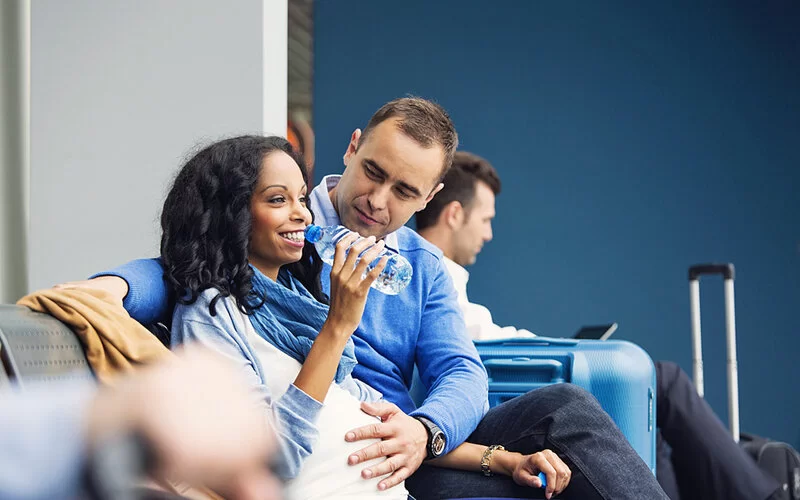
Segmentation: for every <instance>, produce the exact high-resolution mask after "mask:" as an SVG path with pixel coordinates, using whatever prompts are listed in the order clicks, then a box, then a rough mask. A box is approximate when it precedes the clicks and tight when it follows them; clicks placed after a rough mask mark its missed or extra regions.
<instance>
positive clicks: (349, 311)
mask: <svg viewBox="0 0 800 500" xmlns="http://www.w3.org/2000/svg"><path fill="white" fill-rule="evenodd" d="M357 237H358V235H357V234H355V233H353V234H350V235H349V236H347V237H345V238H343V239H342V240H341V241H339V243H337V244H336V253H335V255H334V258H333V266H331V267H332V268H331V304H330V311H329V312H328V319H327V320H326V321H325V324H324V325H322V329H321V330H320V332H319V334H318V335H317V338H316V339H315V340H314V343H313V344H312V346H311V350H310V351H309V353H308V356H307V357H306V360H305V362H304V363H303V367H302V368H301V369H300V373H299V374H298V375H297V378H296V379H295V381H294V385H295V386H297V387H298V388H299V389H301V390H302V391H303V392H305V393H306V394H308V395H309V396H311V397H312V398H314V399H315V400H317V401H320V402H321V401H324V400H325V396H326V395H327V394H328V388H329V387H330V386H331V383H332V382H333V379H334V376H335V375H336V370H337V368H338V367H339V361H340V360H341V359H342V353H343V352H344V347H345V345H346V344H347V341H348V340H349V339H350V336H351V335H353V332H354V331H355V330H356V328H357V327H358V324H359V323H360V322H361V316H362V314H364V304H365V302H366V300H367V294H368V293H369V287H370V286H371V285H372V283H373V282H374V281H375V279H376V278H377V277H378V275H380V273H381V271H383V268H384V267H385V266H386V258H383V259H382V260H381V263H380V264H378V265H377V266H375V268H373V269H372V271H370V272H369V273H366V271H367V265H369V263H370V262H372V261H373V260H375V259H376V258H377V257H378V254H379V253H380V251H381V250H382V249H383V245H384V243H383V241H380V242H378V243H377V244H376V243H375V238H374V237H369V238H364V239H362V240H361V241H359V242H357V243H355V244H353V246H352V248H350V244H351V243H353V241H354V240H355V239H356V238H357ZM370 247H371V248H370ZM348 248H350V249H349V252H348ZM368 248H369V250H367V249H368ZM365 250H366V251H365ZM362 252H364V255H361V253H362ZM360 255H361V259H360V260H358V261H357V259H358V258H359V256H360ZM365 273H366V274H365Z"/></svg>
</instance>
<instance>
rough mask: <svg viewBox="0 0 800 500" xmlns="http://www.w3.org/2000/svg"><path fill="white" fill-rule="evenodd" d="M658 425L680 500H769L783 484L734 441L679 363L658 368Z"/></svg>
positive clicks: (658, 365) (667, 363) (663, 364)
mask: <svg viewBox="0 0 800 500" xmlns="http://www.w3.org/2000/svg"><path fill="white" fill-rule="evenodd" d="M656 378H657V380H658V385H657V392H656V394H657V401H656V411H657V415H656V424H657V425H658V427H659V428H660V429H661V434H662V436H664V440H666V442H667V443H668V444H669V446H670V447H671V448H672V464H673V466H674V468H675V475H676V476H677V479H678V485H679V487H680V493H681V498H683V499H685V500H686V499H692V498H702V499H708V500H714V499H725V500H736V499H740V498H741V499H748V500H764V499H766V498H768V497H769V496H770V495H771V494H772V493H773V492H774V491H775V490H776V489H777V488H778V486H779V485H778V483H777V481H775V480H774V478H772V477H770V476H768V475H767V474H766V473H764V472H763V471H762V470H761V469H759V468H758V465H757V464H756V463H755V461H753V459H752V458H750V457H749V456H748V455H747V453H745V452H744V450H742V449H741V447H739V445H738V444H737V443H736V442H734V440H733V439H732V438H731V435H730V433H729V432H728V430H727V429H726V428H725V426H724V425H722V422H721V421H720V420H719V418H717V416H716V414H715V413H714V410H712V409H711V407H710V406H709V405H708V403H706V401H705V400H704V399H703V398H701V397H700V396H699V395H698V394H697V391H696V390H695V388H694V385H692V382H691V381H690V380H689V377H688V376H687V375H686V373H684V371H683V370H681V369H680V367H679V366H678V365H676V364H675V363H670V362H665V361H659V362H658V363H656Z"/></svg>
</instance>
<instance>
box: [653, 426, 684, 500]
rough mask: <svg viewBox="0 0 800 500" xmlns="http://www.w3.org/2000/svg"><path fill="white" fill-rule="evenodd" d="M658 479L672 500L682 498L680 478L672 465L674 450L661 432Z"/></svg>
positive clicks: (657, 450) (657, 463)
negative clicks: (676, 475)
mask: <svg viewBox="0 0 800 500" xmlns="http://www.w3.org/2000/svg"><path fill="white" fill-rule="evenodd" d="M656 479H658V484H660V485H661V488H662V489H663V490H664V493H666V494H667V496H668V497H669V498H670V500H681V494H680V489H679V488H678V478H676V477H675V469H674V468H673V467H672V450H671V449H670V447H669V445H668V444H667V442H666V441H664V436H662V435H661V432H658V434H657V436H656Z"/></svg>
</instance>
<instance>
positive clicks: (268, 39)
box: [262, 0, 289, 136]
mask: <svg viewBox="0 0 800 500" xmlns="http://www.w3.org/2000/svg"><path fill="white" fill-rule="evenodd" d="M263 21H264V23H263V24H264V29H263V36H264V43H263V52H262V60H263V62H262V68H263V70H264V78H263V85H262V91H263V96H264V97H263V110H262V112H263V128H262V132H263V133H264V135H280V136H285V135H286V122H287V111H286V107H287V101H288V96H289V91H288V85H289V78H288V61H287V59H288V53H289V42H288V38H289V34H288V26H289V4H288V1H287V0H263Z"/></svg>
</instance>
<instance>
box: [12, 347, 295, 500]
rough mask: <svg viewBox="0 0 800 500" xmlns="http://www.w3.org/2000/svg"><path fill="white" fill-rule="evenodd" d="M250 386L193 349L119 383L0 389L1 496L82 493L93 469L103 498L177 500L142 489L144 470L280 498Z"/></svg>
mask: <svg viewBox="0 0 800 500" xmlns="http://www.w3.org/2000/svg"><path fill="white" fill-rule="evenodd" d="M0 368H1V367H0ZM244 388H245V384H244V381H243V380H242V379H241V378H240V377H239V374H238V373H237V372H235V371H234V370H233V369H232V368H231V367H230V366H227V365H226V364H224V363H223V362H222V361H221V360H220V359H219V358H218V357H217V356H214V355H212V354H210V353H208V352H204V351H203V350H199V349H197V348H193V349H189V350H188V352H184V353H183V354H181V355H180V356H177V357H175V358H170V359H169V360H167V361H162V362H160V363H159V364H157V365H153V366H149V367H145V368H141V369H139V370H138V371H137V372H136V373H135V374H134V375H133V376H128V377H127V378H124V379H121V380H119V381H118V382H117V383H116V384H115V385H114V386H113V387H112V386H106V387H103V388H97V387H96V386H94V385H92V384H91V383H86V382H84V381H80V382H60V383H53V384H49V383H48V384H42V385H38V386H36V385H33V386H31V387H27V389H26V390H25V391H18V390H6V391H0V498H3V499H15V498H26V499H37V498H42V499H52V498H78V497H82V496H84V495H80V493H81V491H82V489H83V487H84V486H85V485H84V481H83V479H84V477H85V476H84V474H83V472H84V470H85V469H87V468H88V469H89V471H90V477H92V479H93V481H91V483H92V485H93V491H94V492H95V493H96V496H97V497H98V498H164V499H167V498H178V497H177V496H173V495H170V494H167V493H166V492H160V491H158V490H154V489H149V488H148V489H145V488H135V485H136V484H144V483H143V482H142V481H143V478H141V477H138V474H137V473H141V472H145V471H147V472H149V473H151V474H152V477H153V478H156V479H164V477H163V476H162V474H168V475H169V477H170V478H172V479H178V480H181V481H185V482H187V484H191V485H194V486H200V485H205V486H210V487H213V488H215V490H216V491H218V492H220V493H223V494H224V495H225V497H226V498H242V499H245V498H246V499H264V498H279V497H280V492H279V485H278V482H277V481H276V480H275V479H274V478H273V477H271V475H270V474H269V471H268V469H267V467H266V465H267V459H268V456H269V452H270V450H271V447H272V446H271V444H272V436H270V435H268V434H267V433H266V432H264V429H265V428H264V425H263V422H264V419H263V415H261V414H259V412H257V411H255V410H254V407H253V405H252V403H251V398H250V396H249V394H248V393H247V391H246V390H245V389H244ZM144 443H146V445H145V446H143V444H144ZM148 457H152V458H153V459H154V460H152V461H149V460H148ZM87 461H88V464H87ZM140 469H149V470H140ZM84 493H85V491H84Z"/></svg>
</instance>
